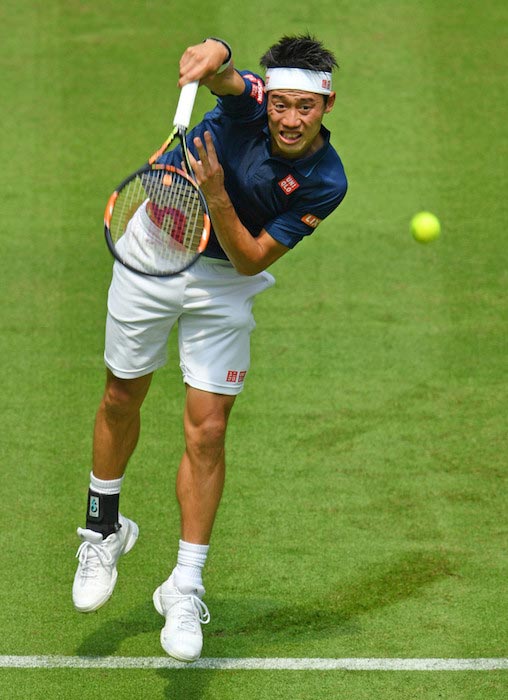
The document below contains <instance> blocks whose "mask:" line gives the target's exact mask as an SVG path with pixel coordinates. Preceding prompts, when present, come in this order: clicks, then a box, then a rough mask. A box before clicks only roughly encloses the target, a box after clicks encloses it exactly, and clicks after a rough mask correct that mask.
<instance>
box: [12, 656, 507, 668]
mask: <svg viewBox="0 0 508 700" xmlns="http://www.w3.org/2000/svg"><path fill="white" fill-rule="evenodd" d="M0 668H78V669H86V668H106V669H129V668H131V669H132V668H134V669H205V670H219V671H220V670H222V671H225V670H243V671H256V670H261V671H500V670H508V658H499V659H493V658H480V659H433V658H430V659H378V658H371V659H369V658H351V659H320V658H308V659H300V658H293V659H284V658H266V659H265V658H244V659H242V658H236V659H228V658H225V659H218V658H217V659H199V661H195V662H194V663H191V664H185V663H181V662H179V661H174V660H173V659H170V658H168V657H162V656H148V657H144V656H0Z"/></svg>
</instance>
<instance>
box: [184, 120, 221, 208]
mask: <svg viewBox="0 0 508 700" xmlns="http://www.w3.org/2000/svg"><path fill="white" fill-rule="evenodd" d="M204 139H205V140H204V143H203V141H202V140H201V139H200V138H199V136H196V138H195V139H194V145H195V147H196V150H197V152H198V157H199V159H196V158H194V156H193V155H192V153H189V161H190V164H191V166H192V170H193V171H194V176H195V179H196V182H197V183H198V185H199V186H200V188H201V189H202V191H203V194H204V195H205V199H206V201H207V203H208V205H209V206H210V205H213V203H214V201H215V200H217V199H220V198H221V197H223V196H224V194H225V189H224V170H223V169H222V165H221V164H220V163H219V158H218V156H217V151H216V150H215V146H214V144H213V139H212V135H211V134H210V132H209V131H205V133H204Z"/></svg>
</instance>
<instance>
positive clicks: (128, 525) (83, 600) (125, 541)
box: [72, 515, 139, 612]
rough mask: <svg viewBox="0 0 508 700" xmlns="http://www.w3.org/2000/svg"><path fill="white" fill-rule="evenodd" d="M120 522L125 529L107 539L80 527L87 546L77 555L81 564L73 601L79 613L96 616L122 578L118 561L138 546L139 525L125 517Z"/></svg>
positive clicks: (80, 535)
mask: <svg viewBox="0 0 508 700" xmlns="http://www.w3.org/2000/svg"><path fill="white" fill-rule="evenodd" d="M118 522H119V523H120V525H121V526H122V527H121V528H120V529H119V530H118V532H114V533H113V534H111V535H109V536H108V537H106V539H103V537H102V535H101V533H100V532H94V531H93V530H85V529H84V528H81V527H78V535H79V537H80V538H81V539H82V540H83V542H82V543H81V545H80V547H79V549H78V552H77V554H76V557H77V558H78V560H79V564H78V569H77V571H76V575H75V577H74V584H73V586H72V600H73V603H74V607H75V608H76V610H79V612H93V611H94V610H97V609H98V608H100V607H101V605H104V603H105V602H106V601H107V600H109V598H110V597H111V594H112V593H113V590H114V588H115V584H116V579H117V577H118V572H117V570H116V564H117V562H118V559H119V558H120V556H121V555H122V554H127V552H129V551H130V550H131V549H132V548H133V547H134V545H135V544H136V540H137V539H138V534H139V528H138V526H137V525H136V523H135V522H133V521H132V520H129V519H128V518H125V517H124V516H123V515H119V516H118Z"/></svg>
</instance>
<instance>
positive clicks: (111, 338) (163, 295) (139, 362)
mask: <svg viewBox="0 0 508 700" xmlns="http://www.w3.org/2000/svg"><path fill="white" fill-rule="evenodd" d="M180 287H181V280H179V279H178V278H174V279H173V278H170V279H160V278H153V277H147V276H143V275H139V274H136V273H134V272H131V271H130V270H127V269H126V268H124V267H123V266H122V265H120V264H119V263H115V265H114V271H113V279H112V282H111V286H110V289H109V294H108V313H107V317H106V341H105V350H104V360H105V363H106V366H107V367H108V368H109V369H110V370H111V372H112V373H113V374H114V375H115V376H116V377H118V378H120V379H132V378H135V377H141V376H144V375H147V374H150V373H152V372H154V371H155V370H156V369H158V368H159V367H162V366H163V365H164V364H165V363H166V360H167V342H168V336H169V333H170V331H171V329H172V327H173V326H174V324H175V322H176V320H177V319H178V316H179V314H180V313H181V301H180V300H181V296H182V295H181V289H180Z"/></svg>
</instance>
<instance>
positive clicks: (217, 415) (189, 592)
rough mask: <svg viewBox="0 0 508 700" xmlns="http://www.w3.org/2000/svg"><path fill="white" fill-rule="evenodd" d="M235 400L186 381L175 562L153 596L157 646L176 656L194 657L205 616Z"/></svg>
mask: <svg viewBox="0 0 508 700" xmlns="http://www.w3.org/2000/svg"><path fill="white" fill-rule="evenodd" d="M234 401H235V397H234V396H226V395H221V394H212V393H209V392H206V391H200V390H199V389H194V388H192V387H189V386H188V387H187V398H186V404H185V415H184V428H185V444H186V447H185V452H184V455H183V457H182V461H181V462H180V468H179V470H178V476H177V481H176V493H177V498H178V503H179V505H180V514H181V540H180V546H179V550H178V564H177V566H176V567H175V569H174V570H173V572H172V574H171V576H170V577H169V579H168V580H167V581H165V582H164V583H163V584H162V585H161V586H159V588H157V590H156V591H155V593H154V597H153V600H154V604H155V607H156V609H157V611H158V612H159V613H160V614H161V615H164V617H165V618H166V624H165V625H164V627H163V629H162V631H161V644H162V647H163V649H164V650H165V651H166V652H167V653H168V654H170V655H171V656H173V657H174V658H176V659H179V660H180V661H195V660H196V659H197V658H199V656H200V654H201V649H202V646H203V635H202V632H201V624H206V623H207V622H208V621H209V619H210V615H209V613H208V609H207V607H206V605H205V604H204V603H203V601H202V597H203V594H204V592H205V589H204V586H203V583H202V579H201V570H202V568H203V566H204V563H205V561H206V556H207V553H208V543H209V541H210V536H211V533H212V527H213V523H214V520H215V515H216V513H217V508H218V507H219V503H220V500H221V496H222V491H223V488H224V478H225V469H226V466H225V438H226V428H227V423H228V418H229V414H230V412H231V409H232V407H233V404H234Z"/></svg>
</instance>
